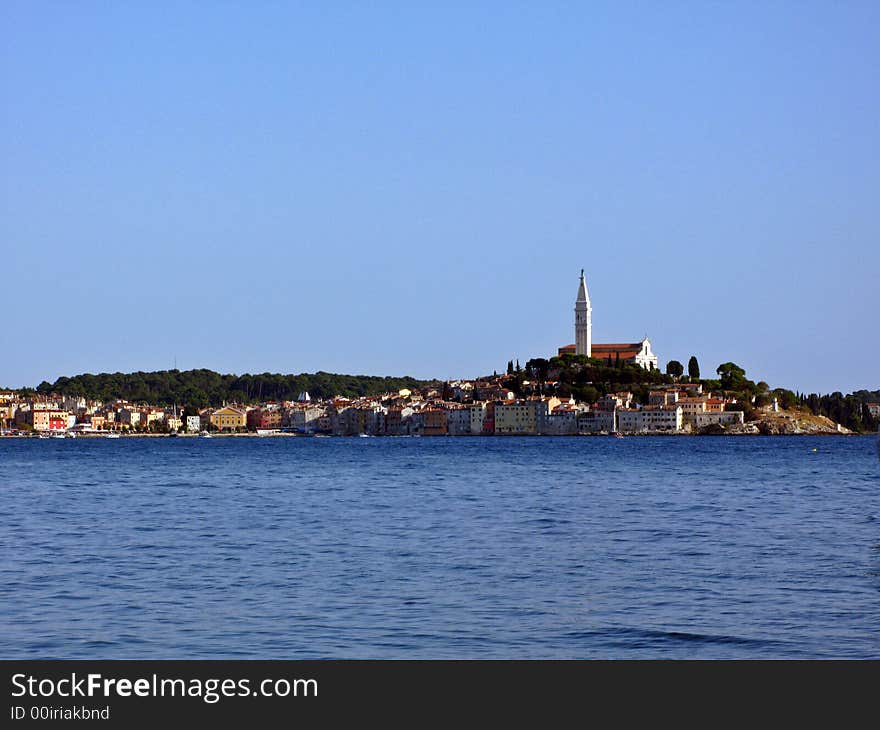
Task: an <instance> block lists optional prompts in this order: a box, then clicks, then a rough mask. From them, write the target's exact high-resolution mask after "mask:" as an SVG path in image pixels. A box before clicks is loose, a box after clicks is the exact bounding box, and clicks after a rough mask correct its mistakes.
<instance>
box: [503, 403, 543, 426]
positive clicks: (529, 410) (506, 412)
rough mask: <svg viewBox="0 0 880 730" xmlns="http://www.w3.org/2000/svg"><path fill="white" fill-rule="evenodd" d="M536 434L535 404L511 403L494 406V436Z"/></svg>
mask: <svg viewBox="0 0 880 730" xmlns="http://www.w3.org/2000/svg"><path fill="white" fill-rule="evenodd" d="M537 432H538V419H537V407H536V404H535V402H529V401H513V402H499V403H496V404H495V433H496V434H536V433H537Z"/></svg>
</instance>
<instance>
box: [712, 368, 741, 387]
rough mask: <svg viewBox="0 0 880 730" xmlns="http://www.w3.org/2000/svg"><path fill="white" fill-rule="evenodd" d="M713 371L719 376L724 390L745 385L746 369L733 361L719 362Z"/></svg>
mask: <svg viewBox="0 0 880 730" xmlns="http://www.w3.org/2000/svg"><path fill="white" fill-rule="evenodd" d="M715 372H716V373H718V375H719V376H720V377H721V387H722V388H723V389H724V390H743V389H744V387H745V386H746V383H747V381H746V371H745V370H743V369H742V368H741V367H740V366H739V365H737V364H736V363H734V362H724V363H721V364H720V365H719V366H718V368H717V369H716V370H715Z"/></svg>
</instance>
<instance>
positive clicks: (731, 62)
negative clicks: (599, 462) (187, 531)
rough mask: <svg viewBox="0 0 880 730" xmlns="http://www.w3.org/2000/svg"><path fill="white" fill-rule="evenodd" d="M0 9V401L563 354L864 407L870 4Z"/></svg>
mask: <svg viewBox="0 0 880 730" xmlns="http://www.w3.org/2000/svg"><path fill="white" fill-rule="evenodd" d="M411 5H412V4H406V3H401V4H390V3H376V4H372V5H371V6H370V7H366V4H364V3H313V4H296V3H286V2H284V3H282V2H279V3H272V2H258V3H243V2H237V3H236V2H204V3H167V4H165V3H158V2H150V3H142V4H138V3H87V2H83V3H74V4H72V3H61V2H58V3H36V2H22V3H15V2H4V3H3V4H2V5H0V27H2V29H3V30H2V31H0V32H2V34H3V43H2V47H0V105H2V106H0V113H2V116H0V159H2V160H3V164H2V166H0V261H2V270H3V273H4V274H5V275H4V276H3V289H4V294H5V296H4V301H5V305H4V314H3V320H2V327H0V355H2V359H0V385H6V386H12V387H15V386H21V385H25V384H30V385H32V384H36V383H39V382H40V381H41V380H44V379H46V380H50V381H52V380H54V379H55V378H56V377H58V376H59V375H64V374H68V375H69V374H74V373H79V372H104V371H117V370H121V371H130V370H153V369H165V368H169V367H172V366H173V365H174V363H175V360H176V363H177V366H178V367H179V368H181V369H185V368H191V367H208V368H212V369H215V370H219V371H222V372H246V371H247V372H264V371H272V372H276V371H280V372H302V371H314V370H319V369H321V370H328V371H333V372H347V373H369V374H396V375H397V374H410V375H415V376H420V377H441V378H447V377H472V376H475V375H478V374H484V373H487V372H491V371H492V370H493V369H498V370H501V369H503V368H504V366H505V363H506V362H507V360H508V359H510V358H519V359H520V360H522V361H523V362H524V361H525V360H526V359H528V358H529V357H532V356H541V355H543V356H547V355H549V354H553V353H554V352H555V349H556V348H557V347H558V346H559V345H562V344H567V343H569V342H573V324H572V323H573V316H574V315H573V311H572V309H573V305H574V298H575V293H576V290H577V276H578V272H579V270H580V269H581V268H584V269H586V272H587V277H588V282H589V286H590V293H591V296H592V300H593V327H594V330H593V331H594V341H597V342H608V341H612V342H620V341H635V340H638V339H641V337H642V336H644V335H645V334H646V333H647V334H648V335H649V336H650V337H651V339H652V342H653V344H654V349H655V350H656V351H657V353H658V354H659V356H660V358H661V361H662V363H663V364H664V365H665V363H666V361H667V360H669V359H671V358H675V359H679V360H681V361H682V362H686V360H687V358H688V357H689V356H690V355H691V354H696V355H697V356H698V358H699V360H700V363H701V365H702V369H703V373H704V375H706V374H708V373H710V372H711V371H712V370H714V368H715V367H716V366H717V365H718V363H721V362H724V361H727V360H733V361H735V362H737V363H739V364H740V365H742V366H743V367H745V368H746V370H747V373H748V374H749V375H750V376H751V377H754V378H756V379H764V380H766V381H768V382H769V383H770V384H771V385H772V386H787V387H791V388H797V389H800V390H806V391H822V392H826V391H831V390H837V389H840V390H843V391H848V390H852V389H856V388H861V387H869V388H877V387H880V368H878V362H880V344H878V339H880V338H878V329H880V328H878V325H877V320H878V311H880V296H878V295H880V291H878V290H880V287H878V286H877V282H878V272H880V246H878V233H880V225H878V205H877V203H878V192H880V154H878V138H880V124H878V122H880V95H878V88H880V87H878V84H877V79H878V78H880V4H877V3H873V2H868V3H852V2H850V3H836V4H831V3H809V2H797V3H795V2H792V3H782V2H771V3H758V2H754V3H750V2H739V3H714V2H694V3H676V2H673V3H649V2H645V3H607V4H605V3H570V4H544V3H541V4H538V3H523V4H519V3H507V2H506V3H489V4H478V5H476V6H473V5H472V4H468V3H460V4H459V3H442V4H436V5H434V6H430V7H429V6H425V5H421V4H419V5H421V7H418V8H414V7H412V6H411Z"/></svg>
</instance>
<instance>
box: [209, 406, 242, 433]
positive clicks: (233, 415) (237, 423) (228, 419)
mask: <svg viewBox="0 0 880 730" xmlns="http://www.w3.org/2000/svg"><path fill="white" fill-rule="evenodd" d="M208 422H209V423H210V424H211V425H212V426H214V428H216V429H217V430H218V431H235V430H236V429H239V428H245V427H246V426H247V413H246V412H245V410H244V409H241V408H233V407H232V406H223V408H218V409H216V410H215V411H213V412H212V413H211V414H210V415H209V417H208Z"/></svg>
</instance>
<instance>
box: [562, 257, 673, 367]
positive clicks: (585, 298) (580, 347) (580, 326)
mask: <svg viewBox="0 0 880 730" xmlns="http://www.w3.org/2000/svg"><path fill="white" fill-rule="evenodd" d="M574 342H575V344H573V345H565V346H564V347H560V348H559V354H560V355H586V356H587V357H595V358H596V359H598V360H605V361H607V362H609V363H611V364H616V363H617V362H622V363H623V362H630V363H635V364H636V365H640V366H641V367H643V368H645V369H646V370H656V369H657V356H656V355H655V354H654V353H653V352H651V341H650V340H649V339H648V338H647V337H646V338H645V339H644V340H642V341H641V342H624V343H616V344H602V345H600V344H593V306H592V304H591V303H590V294H589V292H588V291H587V280H586V279H585V278H584V270H583V269H581V279H580V283H579V284H578V293H577V299H576V300H575V303H574Z"/></svg>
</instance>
